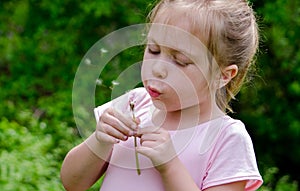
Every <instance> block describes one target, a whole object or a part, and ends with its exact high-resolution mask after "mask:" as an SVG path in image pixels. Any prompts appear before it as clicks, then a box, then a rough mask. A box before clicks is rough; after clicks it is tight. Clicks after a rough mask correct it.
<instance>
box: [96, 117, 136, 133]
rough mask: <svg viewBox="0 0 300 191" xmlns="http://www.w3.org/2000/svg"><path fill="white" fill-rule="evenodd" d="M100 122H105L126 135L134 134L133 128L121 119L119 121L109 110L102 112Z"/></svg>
mask: <svg viewBox="0 0 300 191" xmlns="http://www.w3.org/2000/svg"><path fill="white" fill-rule="evenodd" d="M100 124H101V125H103V124H107V125H109V126H111V127H113V128H114V129H116V130H118V131H119V132H120V133H122V134H124V135H126V136H132V135H133V134H134V133H133V130H131V129H130V128H129V127H127V126H126V125H125V124H124V123H123V122H122V121H120V120H119V119H118V118H117V117H115V116H114V115H111V114H110V113H109V112H107V113H103V114H102V116H101V118H100Z"/></svg>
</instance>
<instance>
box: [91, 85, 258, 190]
mask: <svg viewBox="0 0 300 191" xmlns="http://www.w3.org/2000/svg"><path fill="white" fill-rule="evenodd" d="M130 100H133V101H135V114H136V116H137V117H139V119H140V120H141V127H143V126H147V125H150V124H151V116H152V115H151V113H152V111H153V109H154V106H153V104H152V101H151V98H150V96H149V95H148V93H147V92H146V90H145V89H144V88H137V89H134V90H132V91H130V92H129V93H128V94H126V95H125V96H123V97H122V98H119V99H117V101H115V100H113V101H111V102H108V103H106V104H104V105H102V106H99V107H97V108H95V116H96V119H97V120H98V119H99V116H100V115H101V113H102V112H103V111H104V110H105V109H106V108H107V107H110V106H113V107H115V108H117V109H119V110H121V111H122V112H123V113H128V114H130V110H129V101H130ZM169 133H170V135H171V137H172V141H173V144H174V147H175V149H176V152H177V156H178V157H179V159H180V160H181V162H182V163H183V164H184V165H185V167H186V169H187V170H188V171H189V173H190V175H191V177H192V178H193V179H194V181H195V183H196V184H197V185H198V187H199V188H200V190H204V189H206V188H208V187H212V186H216V185H221V184H226V183H231V182H235V181H241V180H247V184H246V187H245V190H247V191H250V190H256V189H257V188H258V187H259V186H260V185H261V184H262V178H261V176H260V174H259V171H258V168H257V164H256V158H255V154H254V149H253V145H252V141H251V138H250V136H249V134H248V133H247V131H246V129H245V126H244V124H243V123H242V122H241V121H239V120H235V119H232V118H231V117H229V116H227V115H224V116H223V117H219V118H217V119H213V120H211V121H208V122H205V123H202V124H200V125H197V126H195V127H191V128H187V129H183V130H177V131H169ZM139 163H140V168H141V175H137V172H136V163H135V154H134V143H133V138H129V139H128V140H127V141H125V142H120V143H119V144H116V145H115V146H114V149H113V153H112V157H111V159H110V164H109V166H108V169H107V171H106V175H105V178H104V180H103V184H102V186H101V188H100V190H101V191H114V190H124V191H125V190H128V191H140V190H143V191H163V190H164V188H163V183H162V180H161V178H160V175H159V173H158V172H157V171H156V170H155V168H154V167H153V165H152V163H151V161H150V159H148V158H147V157H145V156H143V155H139Z"/></svg>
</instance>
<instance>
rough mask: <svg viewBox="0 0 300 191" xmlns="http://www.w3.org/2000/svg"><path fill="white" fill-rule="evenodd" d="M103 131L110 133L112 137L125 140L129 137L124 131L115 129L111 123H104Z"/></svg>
mask: <svg viewBox="0 0 300 191" xmlns="http://www.w3.org/2000/svg"><path fill="white" fill-rule="evenodd" d="M101 126H102V127H101V128H102V130H100V131H102V132H103V133H105V134H107V135H110V136H111V137H114V138H116V139H120V140H123V141H126V140H127V139H128V136H127V135H126V134H124V133H122V132H120V131H119V130H118V129H115V128H114V127H112V126H110V125H109V124H102V125H101Z"/></svg>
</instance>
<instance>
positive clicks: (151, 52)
mask: <svg viewBox="0 0 300 191" xmlns="http://www.w3.org/2000/svg"><path fill="white" fill-rule="evenodd" d="M148 52H149V53H150V54H153V55H158V54H160V50H152V49H151V48H149V46H148ZM172 60H173V61H174V62H175V64H177V65H179V66H183V67H184V66H187V65H189V64H190V63H184V62H181V61H179V60H176V58H174V56H172Z"/></svg>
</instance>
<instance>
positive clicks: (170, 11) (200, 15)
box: [149, 0, 258, 111]
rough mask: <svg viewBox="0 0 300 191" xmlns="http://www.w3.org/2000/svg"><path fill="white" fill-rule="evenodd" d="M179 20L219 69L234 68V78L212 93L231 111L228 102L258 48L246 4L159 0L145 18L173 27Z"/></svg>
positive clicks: (239, 1) (252, 18) (238, 0)
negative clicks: (186, 22) (188, 26)
mask: <svg viewBox="0 0 300 191" xmlns="http://www.w3.org/2000/svg"><path fill="white" fill-rule="evenodd" d="M183 17H184V18H186V19H187V21H188V22H189V24H190V31H188V32H190V33H191V34H193V35H195V36H197V37H198V38H199V39H200V40H201V41H202V43H203V44H204V45H205V46H206V47H207V49H208V51H209V52H210V54H208V57H213V58H214V59H215V61H216V62H217V63H218V66H219V67H220V69H222V68H224V67H226V66H229V65H232V64H235V65H237V66H238V74H237V76H236V77H235V78H233V79H232V80H231V81H230V82H229V83H228V84H227V85H226V86H224V87H222V88H220V89H218V90H217V93H216V101H217V104H218V106H219V107H220V108H221V109H222V110H224V111H225V110H228V111H232V109H231V107H230V106H229V102H230V100H231V99H234V96H235V95H236V94H237V93H238V92H239V90H240V88H241V86H242V84H243V82H244V81H245V78H246V76H247V73H248V71H249V69H250V66H251V64H252V63H253V62H254V56H255V53H256V51H257V48H258V28H257V24H256V19H255V16H254V12H253V10H252V8H251V6H250V5H249V4H248V2H247V1H246V0H161V1H160V2H159V3H158V4H157V5H156V6H155V7H154V8H153V9H152V11H151V13H150V14H149V20H150V22H151V23H155V22H156V20H157V19H159V20H160V21H161V19H163V21H164V22H165V23H164V24H172V23H175V24H176V20H177V19H179V18H183ZM210 55H211V56H210ZM210 60H213V59H210Z"/></svg>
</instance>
